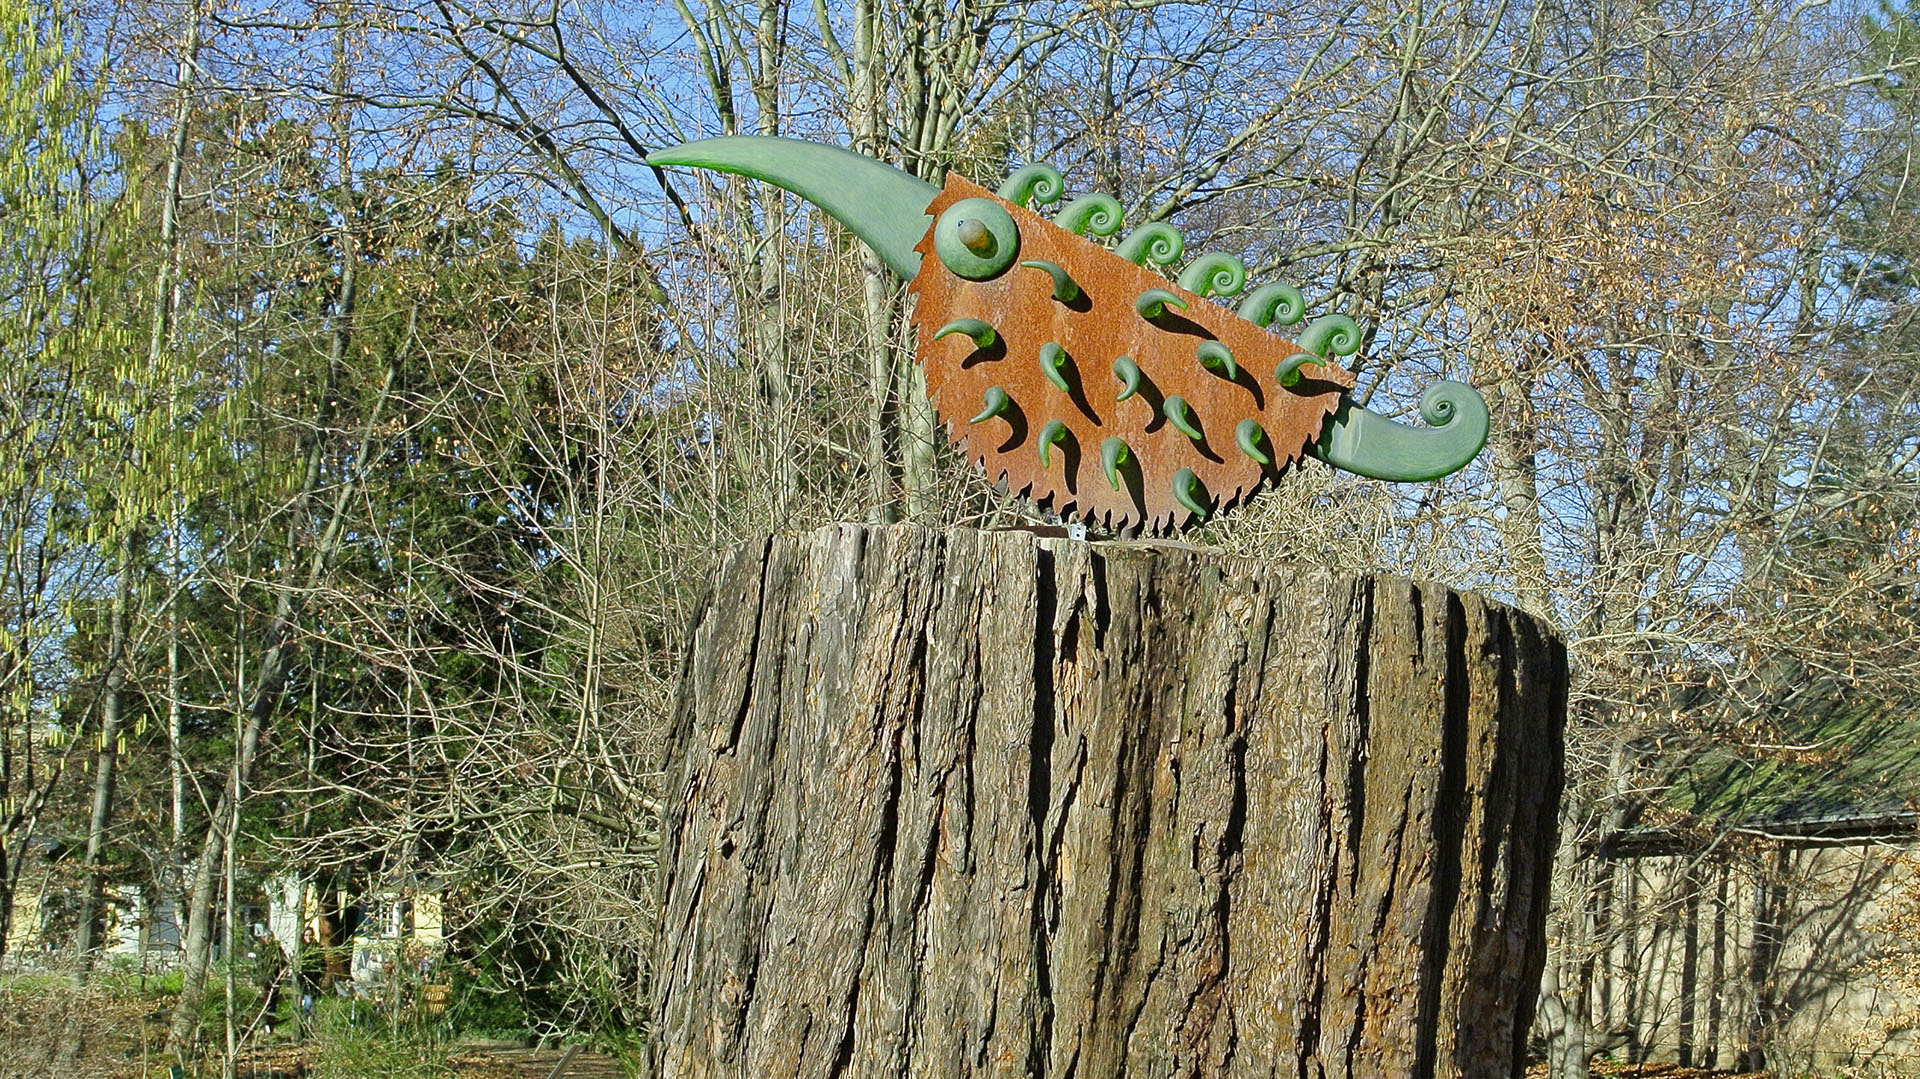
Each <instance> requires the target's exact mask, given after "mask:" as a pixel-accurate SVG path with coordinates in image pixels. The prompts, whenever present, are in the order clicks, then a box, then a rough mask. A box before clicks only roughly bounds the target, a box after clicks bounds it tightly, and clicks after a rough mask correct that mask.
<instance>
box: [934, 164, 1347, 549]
mask: <svg viewBox="0 0 1920 1079" xmlns="http://www.w3.org/2000/svg"><path fill="white" fill-rule="evenodd" d="M968 198H985V199H991V200H993V201H994V202H996V203H998V204H999V205H1000V206H1001V207H1003V208H1004V209H1005V210H1006V211H1007V213H1008V214H1009V215H1010V216H1011V217H1012V219H1013V221H1014V223H1015V224H1016V225H1017V227H1018V230H1019V244H1020V248H1019V255H1018V258H1017V259H1016V260H1015V261H1014V262H1013V264H1012V265H1011V266H1010V267H1009V268H1008V269H1007V270H1005V271H1004V272H1002V273H999V274H998V275H997V276H994V277H991V278H988V279H986V280H979V281H974V280H968V279H966V278H963V277H961V276H959V275H957V274H955V273H953V272H952V271H950V270H949V269H948V268H947V267H946V266H945V265H944V264H943V263H942V260H941V259H940V258H939V257H938V256H937V255H936V254H935V252H934V246H933V243H934V241H933V238H934V232H933V230H932V229H929V230H928V232H927V234H926V236H925V237H923V238H922V240H921V242H920V244H919V246H918V247H916V248H915V250H916V251H918V252H919V253H920V254H921V256H922V257H921V260H920V270H919V273H918V274H917V275H916V276H915V277H914V279H913V282H912V284H911V285H910V287H909V288H910V291H911V292H913V293H914V294H915V295H916V297H917V306H916V309H915V311H914V316H913V320H914V323H915V324H916V326H917V329H918V350H917V353H918V358H919V360H920V362H921V364H922V365H923V366H924V367H925V369H926V375H927V386H928V389H929V391H930V392H931V393H932V394H933V397H934V404H935V407H936V409H937V411H938V413H939V416H940V419H941V421H942V422H943V423H944V424H945V426H946V428H947V431H948V434H949V437H950V438H951V439H952V440H953V442H954V443H955V445H957V446H959V447H960V448H961V449H962V450H963V451H964V452H966V453H967V454H968V455H969V456H970V457H972V459H973V460H975V461H978V462H980V463H981V464H982V465H983V466H984V467H985V468H986V472H987V476H988V478H989V479H992V480H993V481H995V482H996V483H1004V484H1005V485H1006V487H1007V488H1008V489H1009V490H1010V491H1012V492H1013V493H1014V494H1016V495H1025V496H1026V497H1028V498H1031V499H1032V500H1034V501H1035V502H1039V503H1044V504H1046V505H1048V506H1050V507H1051V508H1052V509H1053V510H1054V511H1055V512H1057V513H1060V514H1062V515H1074V516H1078V517H1081V518H1083V519H1085V520H1087V521H1089V522H1090V523H1097V524H1100V525H1102V526H1104V527H1106V528H1109V529H1113V530H1116V531H1123V532H1125V531H1132V530H1134V529H1144V530H1145V531H1148V532H1152V533H1157V534H1164V533H1168V532H1172V531H1176V530H1178V529H1180V528H1183V527H1185V526H1187V525H1188V524H1190V523H1192V522H1193V519H1194V518H1195V517H1196V516H1197V515H1196V514H1195V513H1194V512H1193V510H1192V509H1191V508H1189V507H1188V506H1186V505H1183V504H1182V502H1181V501H1180V500H1179V499H1178V498H1177V497H1176V495H1175V493H1174V484H1175V479H1176V476H1177V475H1178V474H1179V472H1180V470H1181V469H1188V470H1191V472H1192V475H1193V477H1194V478H1195V479H1197V480H1198V482H1199V485H1200V488H1201V489H1202V493H1201V494H1200V495H1199V500H1200V502H1201V503H1202V504H1203V505H1204V506H1206V507H1207V508H1208V509H1209V511H1210V513H1218V512H1220V511H1222V510H1226V509H1228V508H1230V507H1232V506H1234V505H1236V504H1238V503H1239V502H1241V501H1242V500H1243V499H1245V498H1247V497H1248V496H1249V495H1251V494H1253V493H1254V492H1255V491H1256V490H1258V489H1259V488H1260V487H1261V486H1262V485H1263V484H1266V483H1270V482H1272V481H1274V480H1277V479H1278V478H1279V477H1280V476H1281V474H1282V473H1283V472H1284V471H1285V470H1286V468H1287V467H1288V466H1289V465H1290V464H1291V463H1292V462H1293V461H1295V460H1297V459H1298V458H1299V457H1300V455H1301V453H1302V451H1303V449H1304V448H1305V447H1306V446H1307V444H1308V443H1310V442H1312V441H1314V440H1315V439H1317V438H1319V437H1320V435H1321V432H1322V430H1323V428H1324V427H1325V426H1326V423H1327V419H1328V417H1329V416H1331V415H1332V414H1333V412H1334V410H1335V409H1336V408H1337V407H1338V406H1339V404H1340V402H1341V399H1342V396H1343V395H1344V394H1345V392H1346V391H1347V390H1349V389H1351V388H1352V386H1353V381H1354V376H1353V374H1352V372H1350V371H1346V370H1344V369H1342V368H1340V367H1338V366H1336V365H1333V364H1331V363H1326V362H1322V361H1320V360H1318V359H1317V358H1316V359H1313V360H1312V361H1311V362H1309V363H1307V364H1306V365H1305V366H1303V367H1301V368H1300V369H1299V374H1300V376H1301V377H1300V379H1299V381H1297V382H1296V383H1295V384H1294V385H1292V386H1286V387H1283V386H1281V385H1280V384H1279V382H1278V380H1277V379H1276V377H1275V370H1276V368H1278V367H1279V366H1280V364H1281V362H1282V361H1284V360H1286V359H1287V358H1288V357H1290V356H1297V355H1301V354H1302V350H1301V349H1300V348H1299V347H1298V346H1296V345H1295V344H1294V343H1293V342H1292V341H1289V340H1287V339H1286V338H1283V337H1281V336H1279V335H1278V334H1274V333H1270V332H1268V331H1267V330H1265V329H1262V328H1261V327H1260V326H1258V325H1256V324H1254V323H1253V322H1250V321H1248V320H1247V319H1244V318H1242V317H1240V316H1239V315H1236V314H1235V313H1233V312H1231V311H1228V310H1226V309H1224V308H1222V307H1220V306H1218V305H1217V304H1214V303H1212V302H1210V301H1208V300H1207V299H1205V298H1203V297H1201V296H1200V295H1198V294H1197V293H1194V292H1192V291H1190V290H1188V289H1185V288H1181V287H1180V286H1179V285H1177V284H1175V283H1173V282H1170V281H1168V280H1167V279H1166V278H1164V277H1161V276H1160V275H1159V274H1157V273H1155V272H1153V271H1151V270H1149V269H1146V268H1144V267H1143V266H1138V265H1135V264H1134V263H1132V262H1130V261H1128V260H1126V259H1124V258H1121V257H1120V256H1119V255H1116V254H1114V253H1113V252H1111V251H1108V250H1107V249H1106V248H1103V247H1101V246H1100V245H1098V244H1096V243H1093V242H1091V241H1089V240H1087V239H1085V238H1083V237H1081V236H1077V235H1075V234H1074V233H1072V232H1069V231H1068V230H1066V229H1064V228H1061V227H1059V226H1058V225H1055V224H1053V223H1051V222H1049V221H1047V220H1046V219H1045V218H1043V217H1041V216H1040V215H1039V214H1037V213H1035V212H1033V211H1031V210H1028V209H1026V208H1025V207H1022V206H1018V205H1015V204H1013V203H1011V202H1008V201H1006V200H1005V199H1001V198H999V197H998V196H996V195H994V194H993V193H991V192H989V191H987V190H986V189H984V188H981V187H979V186H978V185H976V184H973V183H971V182H969V181H967V180H965V179H962V178H960V177H957V176H954V177H950V178H949V179H948V181H947V184H946V188H945V189H944V190H943V191H942V192H941V193H940V194H939V196H938V197H936V198H935V199H934V202H933V205H932V206H931V207H929V213H930V214H931V215H932V216H933V217H934V218H935V220H936V221H937V220H939V218H940V216H941V214H942V213H944V212H945V211H946V210H947V209H948V208H949V207H951V206H952V205H953V204H954V203H956V202H958V201H960V200H962V199H968ZM1032 261H1044V262H1050V263H1054V264H1056V265H1058V266H1059V267H1061V268H1064V269H1065V270H1066V271H1067V273H1068V274H1069V275H1070V276H1071V278H1072V280H1073V282H1074V283H1075V284H1076V285H1077V286H1078V289H1079V292H1080V295H1079V296H1078V297H1077V298H1076V299H1074V300H1072V301H1062V300H1059V299H1056V297H1055V287H1054V285H1055V282H1054V278H1053V276H1052V274H1051V273H1050V272H1049V271H1047V270H1046V269H1043V268H1036V267H1032V266H1026V265H1022V263H1026V262H1032ZM1152 289H1163V290H1166V292H1167V293H1168V294H1170V295H1171V296H1173V297H1177V299H1178V300H1180V301H1183V302H1185V304H1186V308H1185V310H1177V309H1175V308H1174V307H1173V306H1172V305H1168V306H1167V307H1166V308H1165V310H1164V312H1163V313H1162V314H1160V315H1159V316H1158V317H1156V318H1151V319H1149V318H1148V317H1146V316H1145V315H1143V314H1141V313H1140V312H1139V311H1138V310H1136V302H1137V301H1138V300H1139V299H1140V297H1141V296H1142V295H1143V294H1145V293H1147V292H1148V291H1149V290H1152ZM966 318H973V319H979V320H982V321H984V322H985V323H987V324H988V325H990V326H992V328H993V330H994V332H995V337H996V340H995V341H994V342H993V344H991V345H989V346H988V347H985V348H981V347H978V346H977V345H976V343H975V341H974V339H972V338H970V337H968V336H967V335H965V334H964V333H951V334H949V335H948V336H946V337H944V338H941V339H938V340H936V339H935V335H936V334H937V333H938V332H939V331H940V329H941V328H942V327H943V326H946V325H947V324H949V323H951V322H953V321H954V320H956V319H966ZM1208 341H1215V342H1219V344H1220V345H1224V346H1225V347H1226V349H1227V350H1228V351H1230V353H1231V355H1232V357H1233V364H1234V366H1236V367H1237V368H1238V371H1237V373H1236V374H1234V375H1233V376H1232V377H1228V376H1227V375H1226V374H1225V373H1224V371H1222V370H1221V368H1220V367H1219V366H1216V367H1214V368H1209V367H1208V366H1205V365H1204V364H1203V363H1202V362H1201V359H1200V350H1201V346H1202V344H1203V343H1204V342H1208ZM1049 343H1054V344H1057V345H1059V346H1061V348H1063V349H1064V350H1065V352H1066V356H1067V360H1066V362H1065V363H1064V364H1063V365H1062V366H1061V369H1060V372H1059V373H1060V375H1061V376H1062V380H1063V381H1064V382H1065V384H1066V386H1067V387H1068V388H1067V389H1065V390H1063V389H1062V388H1061V387H1060V385H1058V384H1056V383H1055V381H1054V380H1053V379H1051V378H1049V377H1048V374H1047V372H1046V370H1045V368H1044V367H1043V365H1042V359H1041V357H1042V349H1043V348H1045V346H1047V345H1048V344H1049ZM1122 356H1126V357H1131V358H1132V359H1133V360H1134V362H1135V363H1136V364H1137V365H1138V368H1139V370H1140V373H1141V375H1142V376H1143V378H1142V382H1141V388H1140V390H1139V392H1138V393H1136V394H1134V395H1132V396H1131V397H1129V398H1128V399H1126V400H1116V397H1118V396H1119V395H1120V393H1121V391H1122V383H1121V380H1120V378H1119V377H1117V376H1116V375H1115V374H1114V372H1113V364H1114V361H1115V360H1116V359H1118V358H1120V357H1122ZM994 387H999V388H1000V389H1001V390H1003V391H1004V392H1005V393H1006V395H1007V398H1008V399H1009V404H1008V405H1007V406H1006V408H1005V410H1004V411H1002V412H1000V413H999V414H997V415H994V416H991V417H989V418H986V419H982V420H980V421H979V422H970V421H971V420H972V419H973V418H974V417H975V416H977V415H979V414H980V413H981V412H983V411H984V410H985V409H986V402H987V400H988V394H989V392H990V390H991V389H992V388H994ZM1175 397H1178V398H1181V399H1184V401H1185V402H1186V403H1187V406H1188V410H1187V412H1186V415H1187V416H1190V417H1191V423H1190V424H1189V426H1190V427H1191V428H1192V429H1193V430H1196V431H1197V432H1198V433H1199V435H1200V436H1201V437H1200V438H1198V439H1195V438H1193V437H1191V435H1190V434H1188V433H1183V432H1182V431H1181V430H1180V429H1179V427H1178V425H1177V424H1176V423H1175V422H1174V421H1173V420H1172V419H1170V418H1169V417H1168V415H1167V406H1166V402H1167V401H1168V399H1170V398H1175ZM1248 418H1251V419H1253V420H1255V421H1256V422H1258V423H1259V425H1260V427H1261V428H1262V429H1264V431H1265V432H1266V435H1267V437H1268V440H1269V452H1267V454H1266V456H1268V457H1269V458H1271V461H1270V463H1267V464H1262V463H1260V462H1259V461H1257V460H1255V459H1254V458H1253V457H1251V456H1249V455H1248V454H1247V453H1246V452H1244V451H1243V450H1242V449H1241V448H1240V446H1239V445H1238V444H1237V441H1236V437H1235V434H1236V431H1237V430H1238V428H1239V425H1240V424H1241V422H1242V421H1243V420H1245V419H1248ZM1056 420H1057V421H1059V422H1060V423H1061V424H1063V425H1064V427H1065V429H1066V432H1067V433H1068V436H1067V437H1066V438H1065V439H1063V440H1062V441H1061V442H1060V443H1058V444H1055V445H1053V446H1052V447H1051V449H1050V452H1049V453H1048V455H1047V456H1048V458H1049V465H1048V466H1046V467H1043V466H1042V464H1041V454H1040V452H1039V447H1038V445H1037V440H1038V438H1039V436H1040V434H1041V432H1042V431H1043V430H1045V429H1046V428H1047V425H1048V424H1049V423H1050V422H1052V421H1056ZM1112 437H1118V438H1121V439H1124V440H1125V442H1126V444H1127V447H1128V449H1129V451H1130V456H1131V458H1132V461H1133V462H1135V466H1134V467H1131V468H1123V469H1122V470H1120V478H1121V484H1120V487H1119V489H1118V490H1115V489H1114V487H1113V486H1112V485H1111V484H1110V482H1109V479H1108V475H1107V470H1106V468H1105V467H1103V463H1102V459H1101V449H1102V446H1103V444H1105V442H1106V440H1107V439H1109V438H1112Z"/></svg>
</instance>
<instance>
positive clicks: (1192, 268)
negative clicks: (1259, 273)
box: [1180, 251, 1247, 296]
mask: <svg viewBox="0 0 1920 1079" xmlns="http://www.w3.org/2000/svg"><path fill="white" fill-rule="evenodd" d="M1180 287H1181V288H1183V289H1186V290H1188V291H1189V292H1197V293H1199V294H1200V295H1202V296H1238V295H1240V290H1241V289H1243V288H1246V287H1247V264H1246V263H1244V262H1241V261H1240V260H1239V259H1237V258H1234V257H1233V256H1232V255H1229V254H1226V253H1225V252H1221V251H1209V252H1207V253H1206V254H1204V255H1201V256H1200V257H1199V258H1197V259H1194V260H1193V262H1192V263H1190V264H1188V266H1187V268H1186V269H1184V270H1181V271H1180Z"/></svg>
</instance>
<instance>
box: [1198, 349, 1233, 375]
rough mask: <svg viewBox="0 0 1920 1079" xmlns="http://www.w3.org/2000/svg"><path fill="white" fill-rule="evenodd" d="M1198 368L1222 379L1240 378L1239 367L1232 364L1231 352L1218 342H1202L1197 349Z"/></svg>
mask: <svg viewBox="0 0 1920 1079" xmlns="http://www.w3.org/2000/svg"><path fill="white" fill-rule="evenodd" d="M1199 355H1200V366H1202V367H1204V368H1206V369H1207V370H1209V371H1212V372H1213V373H1214V374H1216V375H1220V376H1222V377H1224V378H1228V379H1235V378H1239V377H1240V365H1239V364H1238V363H1235V362H1234V359H1233V350H1232V349H1230V348H1228V347H1227V346H1225V345H1223V344H1221V343H1220V342H1218V341H1202V342H1200V348H1199Z"/></svg>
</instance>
